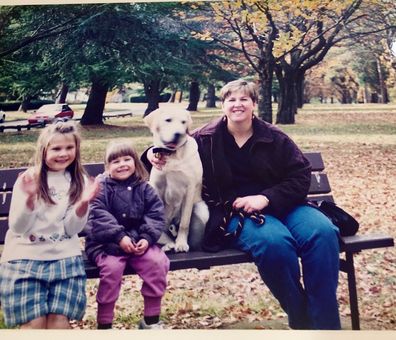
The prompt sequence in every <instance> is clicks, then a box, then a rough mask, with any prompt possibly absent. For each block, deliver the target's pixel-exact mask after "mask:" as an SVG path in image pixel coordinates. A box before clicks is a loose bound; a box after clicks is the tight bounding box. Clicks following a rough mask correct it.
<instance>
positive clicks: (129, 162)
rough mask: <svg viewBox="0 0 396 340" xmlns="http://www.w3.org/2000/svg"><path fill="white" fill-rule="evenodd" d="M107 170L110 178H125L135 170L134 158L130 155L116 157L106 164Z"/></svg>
mask: <svg viewBox="0 0 396 340" xmlns="http://www.w3.org/2000/svg"><path fill="white" fill-rule="evenodd" d="M107 171H108V172H109V175H110V177H111V178H114V179H117V180H125V179H127V178H129V177H130V176H132V175H133V173H134V172H135V160H134V159H133V157H132V156H120V157H117V158H115V159H113V160H112V161H111V162H110V163H109V164H108V165H107Z"/></svg>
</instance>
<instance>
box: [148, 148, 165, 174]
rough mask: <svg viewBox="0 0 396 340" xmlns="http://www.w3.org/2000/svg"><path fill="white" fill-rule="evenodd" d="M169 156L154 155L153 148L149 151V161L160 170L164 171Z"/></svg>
mask: <svg viewBox="0 0 396 340" xmlns="http://www.w3.org/2000/svg"><path fill="white" fill-rule="evenodd" d="M167 158H168V157H167V156H166V155H164V154H161V153H156V154H154V153H153V148H150V149H149V150H148V151H147V159H148V161H149V162H150V163H151V164H152V166H153V167H154V168H156V169H158V170H162V168H163V167H164V166H165V164H166V160H167Z"/></svg>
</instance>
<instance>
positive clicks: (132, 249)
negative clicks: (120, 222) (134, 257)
mask: <svg viewBox="0 0 396 340" xmlns="http://www.w3.org/2000/svg"><path fill="white" fill-rule="evenodd" d="M119 245H120V247H121V249H122V250H123V251H125V252H126V253H128V254H132V253H136V249H137V248H136V246H135V244H134V243H133V242H132V240H131V238H130V237H129V236H124V237H123V238H122V239H121V241H120V243H119Z"/></svg>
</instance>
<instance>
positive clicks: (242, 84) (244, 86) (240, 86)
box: [220, 79, 258, 103]
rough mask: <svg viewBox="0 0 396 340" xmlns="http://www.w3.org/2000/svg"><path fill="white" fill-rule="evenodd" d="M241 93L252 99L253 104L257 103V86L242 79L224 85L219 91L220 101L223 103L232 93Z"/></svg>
mask: <svg viewBox="0 0 396 340" xmlns="http://www.w3.org/2000/svg"><path fill="white" fill-rule="evenodd" d="M237 91H241V92H243V93H244V94H246V95H248V96H249V97H250V98H252V100H253V103H257V101H258V93H257V86H256V84H255V83H253V82H248V81H246V80H243V79H238V80H233V81H230V82H229V83H227V84H225V85H224V86H223V87H222V89H221V90H220V99H221V101H222V102H224V101H225V100H226V99H227V98H228V97H229V96H230V95H231V94H232V93H234V92H237Z"/></svg>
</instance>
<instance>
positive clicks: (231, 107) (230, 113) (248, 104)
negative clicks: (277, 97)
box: [222, 91, 256, 123]
mask: <svg viewBox="0 0 396 340" xmlns="http://www.w3.org/2000/svg"><path fill="white" fill-rule="evenodd" d="M255 107H256V103H255V102H253V100H252V98H251V97H250V96H249V95H248V94H246V93H245V92H243V91H235V92H232V93H231V94H230V95H229V96H228V97H227V98H226V99H225V100H224V102H223V104H222V108H223V112H224V114H225V115H226V116H227V118H228V120H229V121H230V122H232V123H243V122H247V121H251V120H252V115H253V110H254V108H255Z"/></svg>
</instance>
